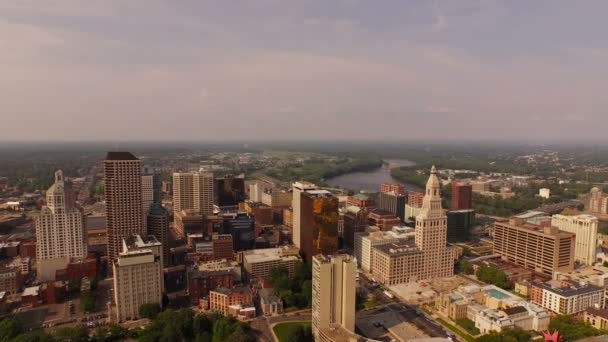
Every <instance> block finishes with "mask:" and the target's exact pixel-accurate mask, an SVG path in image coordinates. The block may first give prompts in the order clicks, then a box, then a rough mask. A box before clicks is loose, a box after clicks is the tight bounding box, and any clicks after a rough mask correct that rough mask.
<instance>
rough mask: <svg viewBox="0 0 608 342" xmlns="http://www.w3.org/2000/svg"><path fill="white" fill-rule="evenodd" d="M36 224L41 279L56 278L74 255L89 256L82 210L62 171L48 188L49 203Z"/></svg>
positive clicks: (79, 256)
mask: <svg viewBox="0 0 608 342" xmlns="http://www.w3.org/2000/svg"><path fill="white" fill-rule="evenodd" d="M35 223H36V259H37V260H38V267H37V271H38V278H39V280H41V281H52V280H55V273H56V272H57V270H60V269H65V268H66V266H67V265H68V263H69V262H70V259H71V258H85V257H86V256H87V244H86V241H85V234H84V228H83V227H84V217H83V215H82V210H81V209H80V208H79V207H78V206H77V205H76V202H75V199H74V195H73V193H72V191H71V189H70V188H69V186H68V185H67V184H66V183H65V181H64V178H63V172H62V171H61V170H59V171H57V172H55V184H53V185H52V186H51V187H50V188H49V189H48V190H47V192H46V206H44V207H42V210H41V212H40V215H38V217H36V220H35Z"/></svg>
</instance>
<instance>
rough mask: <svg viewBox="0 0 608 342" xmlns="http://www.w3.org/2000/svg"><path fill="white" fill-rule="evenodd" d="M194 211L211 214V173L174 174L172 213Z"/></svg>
mask: <svg viewBox="0 0 608 342" xmlns="http://www.w3.org/2000/svg"><path fill="white" fill-rule="evenodd" d="M182 210H196V211H198V213H199V214H200V215H204V216H205V215H212V214H213V173H211V172H205V171H199V172H176V173H174V174H173V212H174V213H179V212H181V211H182Z"/></svg>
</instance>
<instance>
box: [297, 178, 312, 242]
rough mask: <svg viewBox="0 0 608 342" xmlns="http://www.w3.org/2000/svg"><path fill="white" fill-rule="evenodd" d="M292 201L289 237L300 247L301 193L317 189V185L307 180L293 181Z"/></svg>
mask: <svg viewBox="0 0 608 342" xmlns="http://www.w3.org/2000/svg"><path fill="white" fill-rule="evenodd" d="M292 189H293V191H292V196H293V197H292V201H291V205H292V207H293V211H292V218H291V224H292V234H291V239H292V241H293V243H294V244H295V245H296V246H297V247H298V248H302V241H301V240H302V234H301V227H300V223H301V221H302V204H301V203H302V200H301V199H302V193H304V192H307V191H312V190H317V186H316V185H314V184H312V183H308V182H295V183H293V185H292Z"/></svg>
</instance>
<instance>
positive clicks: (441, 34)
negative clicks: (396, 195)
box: [0, 0, 608, 141]
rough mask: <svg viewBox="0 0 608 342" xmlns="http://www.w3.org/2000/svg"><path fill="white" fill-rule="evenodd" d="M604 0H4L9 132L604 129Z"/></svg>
mask: <svg viewBox="0 0 608 342" xmlns="http://www.w3.org/2000/svg"><path fill="white" fill-rule="evenodd" d="M606 13H608V1H604V0H598V1H593V0H584V1H560V0H554V1H548V0H546V1H543V0H539V1H529V0H508V1H507V0H505V1H493V0H470V1H469V0H459V1H453V0H450V1H431V0H424V1H423V0H420V1H418V0H407V1H406V0H381V1H379V0H367V1H366V0H298V1H295V0H248V1H238V0H217V1H206V0H182V1H172V0H167V1H160V0H130V1H113V0H99V1H98V0H87V1H82V0H45V1H40V0H29V1H28V0H22V1H18V0H2V1H0V127H2V129H1V130H0V132H1V133H0V140H4V141H30V140H36V141H92V140H103V141H113V140H116V141H123V140H125V141H131V140H133V141H165V140H167V141H168V140H172V141H182V140H183V141H205V140H246V141H249V140H251V141H254V140H294V139H304V140H321V139H323V140H392V141H400V140H412V139H413V140H416V139H424V140H432V139H437V140H453V139H455V140H458V139H478V140H483V139H506V140H515V141H526V140H530V141H542V140H551V141H562V140H563V141H571V140H587V139H592V140H599V141H604V140H608V137H607V136H606V134H605V131H606V127H608V110H607V109H606V108H608V37H607V36H606V32H608V20H606V15H605V14H606Z"/></svg>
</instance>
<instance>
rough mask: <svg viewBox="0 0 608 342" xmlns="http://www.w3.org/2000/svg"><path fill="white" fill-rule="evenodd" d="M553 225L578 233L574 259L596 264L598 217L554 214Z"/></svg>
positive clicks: (583, 262)
mask: <svg viewBox="0 0 608 342" xmlns="http://www.w3.org/2000/svg"><path fill="white" fill-rule="evenodd" d="M551 225H552V226H555V227H557V228H559V230H562V231H565V232H570V233H574V234H575V235H576V240H575V241H576V245H575V248H574V261H577V262H579V263H581V264H583V265H588V266H593V264H595V262H596V252H597V230H598V226H599V220H598V219H597V217H595V216H592V215H577V216H565V215H553V216H552V217H551Z"/></svg>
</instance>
